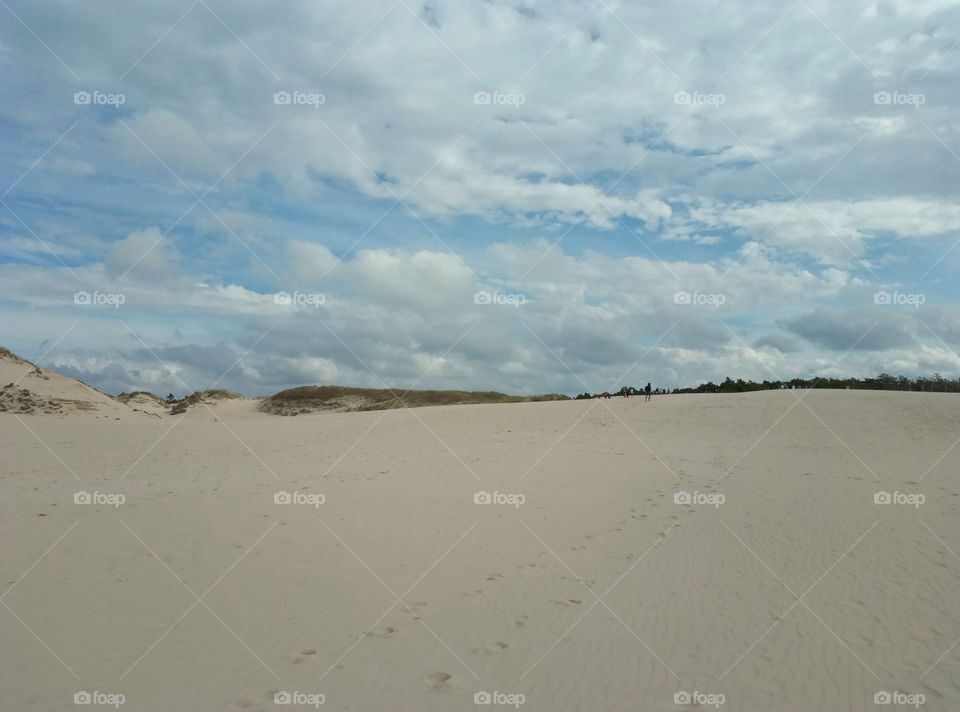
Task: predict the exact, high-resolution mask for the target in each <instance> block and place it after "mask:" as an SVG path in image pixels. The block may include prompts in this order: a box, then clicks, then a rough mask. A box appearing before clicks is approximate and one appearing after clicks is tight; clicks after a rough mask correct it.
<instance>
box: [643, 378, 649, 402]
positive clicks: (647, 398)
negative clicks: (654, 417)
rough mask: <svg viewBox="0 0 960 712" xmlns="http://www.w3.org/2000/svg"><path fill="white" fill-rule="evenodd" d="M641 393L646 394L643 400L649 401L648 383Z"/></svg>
mask: <svg viewBox="0 0 960 712" xmlns="http://www.w3.org/2000/svg"><path fill="white" fill-rule="evenodd" d="M643 392H644V393H646V394H647V397H646V398H644V400H650V383H649V382H647V385H646V386H645V387H644V389H643Z"/></svg>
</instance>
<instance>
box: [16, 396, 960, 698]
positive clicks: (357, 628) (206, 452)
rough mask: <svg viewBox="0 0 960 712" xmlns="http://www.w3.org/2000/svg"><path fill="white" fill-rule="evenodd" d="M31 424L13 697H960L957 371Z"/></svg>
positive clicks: (20, 497) (20, 514)
mask: <svg viewBox="0 0 960 712" xmlns="http://www.w3.org/2000/svg"><path fill="white" fill-rule="evenodd" d="M798 398H803V399H804V400H803V402H802V403H800V404H798V403H797V399H798ZM21 421H23V422H26V423H27V425H29V427H30V429H31V430H32V431H33V432H34V433H35V434H36V436H37V437H39V438H40V439H41V440H42V441H43V443H44V444H45V445H42V444H40V443H39V442H38V440H37V439H36V438H34V437H33V435H31V433H29V432H27V430H26V429H25V427H24V425H23V422H18V420H17V418H15V417H14V416H12V415H9V414H0V441H2V443H3V449H2V452H3V455H2V479H0V487H2V489H0V502H2V510H0V542H3V543H2V544H0V555H2V558H0V567H2V571H3V584H4V586H3V588H4V589H7V587H9V586H11V585H13V588H12V589H10V590H9V591H8V592H7V593H6V596H5V598H3V603H5V604H6V605H7V606H9V610H0V640H2V641H3V643H2V646H0V648H2V649H0V690H2V692H0V695H2V699H0V709H4V710H6V709H11V710H18V711H32V710H64V709H74V708H73V706H72V696H73V694H74V693H75V692H76V691H78V690H88V691H94V690H97V691H100V692H106V693H122V694H124V695H125V696H126V702H125V705H124V707H123V709H127V710H171V709H178V710H272V709H288V708H287V707H279V706H275V705H274V703H273V695H274V693H275V692H276V691H290V692H293V691H297V692H305V693H322V694H324V695H325V700H326V701H325V704H324V706H323V707H322V708H321V709H330V710H424V711H430V710H471V709H475V708H476V709H494V706H493V705H491V706H480V705H478V706H476V707H475V706H474V694H475V693H476V692H478V691H489V692H493V691H497V692H500V693H507V694H522V695H524V696H525V703H524V704H523V706H522V707H521V709H525V710H551V711H553V710H585V711H586V710H590V711H593V710H638V709H641V710H671V709H674V710H675V709H685V708H684V707H678V706H675V705H674V694H675V693H677V692H680V691H690V692H692V691H694V690H696V691H698V692H700V693H708V694H709V693H717V694H723V695H725V703H724V704H723V706H722V709H725V710H805V711H806V710H870V709H894V707H875V706H874V705H873V696H874V694H875V693H876V692H878V691H895V690H897V691H901V692H904V693H921V694H923V695H925V696H926V704H925V706H924V709H928V710H957V709H960V645H958V646H956V647H952V646H954V644H955V643H956V641H957V640H958V639H960V607H958V605H957V603H958V600H960V599H958V596H957V591H958V590H960V559H958V558H957V556H956V555H955V554H954V552H956V553H960V524H958V522H960V518H958V513H960V511H958V510H960V483H958V479H957V478H958V475H957V472H958V465H960V446H958V447H957V448H955V449H952V450H950V448H951V447H952V445H954V444H955V442H956V439H957V436H958V435H960V398H957V397H955V396H951V395H942V394H909V393H907V394H898V393H872V392H849V391H844V392H837V391H814V392H768V393H754V394H746V395H737V396H734V395H730V396H719V395H718V396H666V397H660V398H655V399H654V400H653V401H651V402H649V403H645V402H643V401H642V400H641V399H639V398H631V399H628V400H622V399H614V400H611V401H605V402H600V401H578V402H560V403H531V404H511V405H491V406H454V407H438V408H424V409H419V410H415V411H386V412H371V413H354V414H316V415H307V416H302V417H297V418H279V417H275V416H269V415H265V414H261V413H258V412H256V410H255V404H254V403H253V402H251V401H238V402H224V403H221V404H218V405H215V406H212V407H209V408H207V407H201V408H197V409H194V410H193V411H191V412H190V413H188V414H187V415H185V416H183V417H180V418H174V417H166V416H165V417H163V418H149V417H143V418H139V417H131V418H123V419H121V420H119V421H115V420H112V419H110V420H103V419H100V420H98V419H95V418H88V417H59V416H53V415H51V416H45V415H38V416H33V417H31V418H29V419H27V418H25V417H24V418H21ZM47 447H49V448H50V450H47ZM51 451H52V453H55V454H56V457H55V456H54V455H53V454H51ZM948 451H949V452H948ZM944 453H947V454H944ZM57 458H59V460H60V461H62V462H60V461H58V459H57ZM878 490H886V491H890V492H894V491H898V492H900V493H922V494H924V495H925V496H926V502H925V503H924V504H922V505H921V506H919V507H912V506H909V505H906V504H901V505H894V504H891V505H877V504H874V493H875V492H877V491H878ZM78 491H90V492H93V491H97V492H98V493H99V494H100V495H112V494H123V495H124V496H125V498H126V501H125V503H124V504H122V505H121V506H119V507H114V506H110V505H109V504H107V503H104V504H99V505H98V504H74V494H75V493H77V492H78ZM278 491H286V492H294V491H298V492H299V493H300V495H301V499H307V497H306V495H319V494H323V495H324V496H325V498H326V499H325V502H324V503H323V504H320V505H318V506H311V505H310V504H307V503H301V504H289V505H284V504H275V503H274V495H275V493H277V492H278ZM478 491H488V492H491V493H492V492H494V491H496V492H498V493H501V494H503V493H506V494H522V495H523V496H524V497H525V502H524V503H523V504H521V505H519V506H511V505H510V504H487V505H483V504H475V503H474V495H475V493H476V492H478ZM680 491H687V492H697V493H699V494H700V495H714V494H722V495H723V496H724V497H725V501H724V502H723V503H722V504H721V505H720V506H718V507H714V506H710V505H709V504H694V505H682V504H675V503H674V497H673V495H674V493H676V492H680ZM14 584H15V585H14ZM598 596H602V597H603V598H602V602H600V603H597V601H598ZM197 597H200V598H201V601H200V602H197ZM398 597H399V599H400V600H398ZM798 597H799V598H800V599H801V600H800V602H797V598H798ZM41 641H42V642H41ZM58 658H59V659H58ZM496 708H497V709H506V707H504V706H500V707H496ZM702 708H703V709H709V707H708V706H707V705H704V706H703V707H702ZM300 709H303V708H300ZM897 709H906V708H905V707H898V708H897Z"/></svg>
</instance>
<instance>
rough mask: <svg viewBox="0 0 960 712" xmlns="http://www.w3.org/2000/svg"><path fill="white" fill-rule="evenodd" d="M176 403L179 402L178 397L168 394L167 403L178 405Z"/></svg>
mask: <svg viewBox="0 0 960 712" xmlns="http://www.w3.org/2000/svg"><path fill="white" fill-rule="evenodd" d="M176 402H177V397H176V396H175V395H173V393H168V394H167V403H176Z"/></svg>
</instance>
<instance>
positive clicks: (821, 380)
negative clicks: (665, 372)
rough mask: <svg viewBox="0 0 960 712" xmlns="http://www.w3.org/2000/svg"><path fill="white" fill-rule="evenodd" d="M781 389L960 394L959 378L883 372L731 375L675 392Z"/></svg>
mask: <svg viewBox="0 0 960 712" xmlns="http://www.w3.org/2000/svg"><path fill="white" fill-rule="evenodd" d="M780 388H849V389H851V390H867V391H935V392H941V393H960V378H957V379H953V380H951V379H949V378H944V377H943V376H941V375H940V374H939V373H934V374H933V375H932V376H918V377H917V378H907V377H906V376H902V375H901V376H891V375H890V374H889V373H881V374H880V375H879V376H877V377H876V378H831V377H828V376H818V377H816V378H793V379H791V380H789V381H766V380H765V381H760V382H757V381H745V380H743V379H742V378H738V379H737V380H736V381H734V380H733V379H732V378H730V377H729V376H728V377H727V378H726V380H724V381H723V383H713V382H712V381H708V382H707V383H701V384H700V385H699V386H696V387H695V388H675V389H674V390H673V391H672V392H673V393H744V392H746V391H766V390H777V389H780Z"/></svg>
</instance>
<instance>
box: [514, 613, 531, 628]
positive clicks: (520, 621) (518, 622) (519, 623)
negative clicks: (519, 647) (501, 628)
mask: <svg viewBox="0 0 960 712" xmlns="http://www.w3.org/2000/svg"><path fill="white" fill-rule="evenodd" d="M528 619H529V616H528V615H527V614H526V613H521V614H520V615H519V616H517V617H516V618H514V619H513V626H514V627H515V628H522V627H523V626H525V625H526V624H527V620H528Z"/></svg>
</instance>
